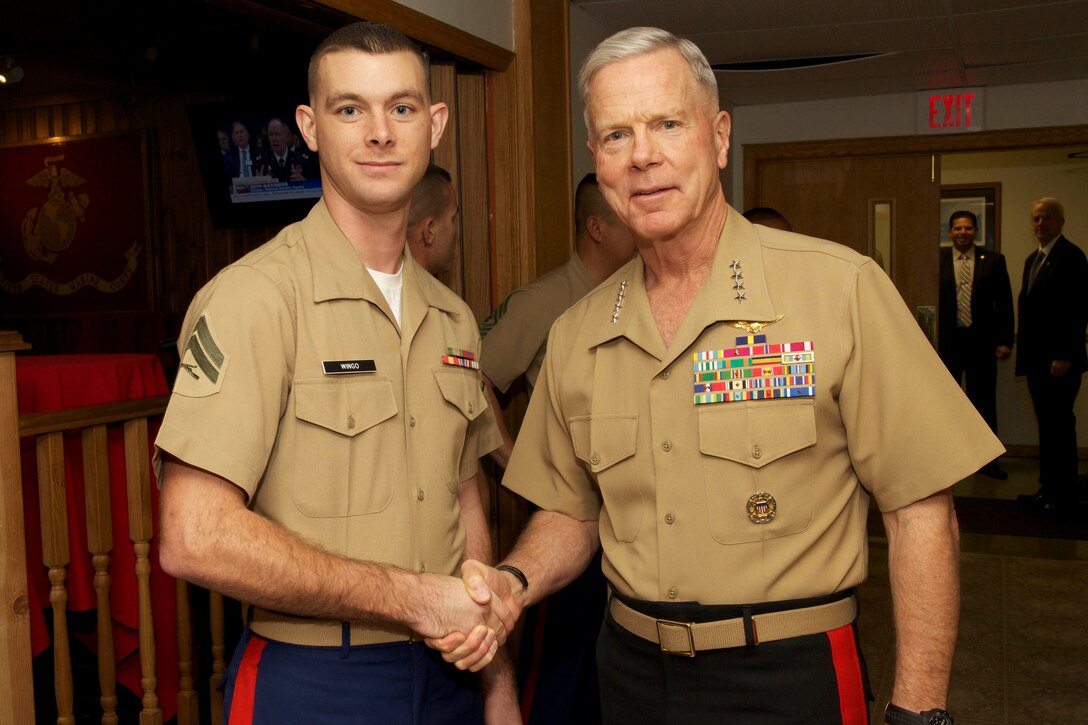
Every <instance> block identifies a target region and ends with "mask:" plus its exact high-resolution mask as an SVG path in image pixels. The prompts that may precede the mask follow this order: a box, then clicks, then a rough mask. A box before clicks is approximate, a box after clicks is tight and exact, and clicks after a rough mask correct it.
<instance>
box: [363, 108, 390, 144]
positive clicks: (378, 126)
mask: <svg viewBox="0 0 1088 725" xmlns="http://www.w3.org/2000/svg"><path fill="white" fill-rule="evenodd" d="M395 140H396V136H395V135H394V133H393V126H392V124H391V123H389V119H388V118H386V117H385V116H384V115H382V114H377V115H376V116H374V118H373V120H372V121H371V122H370V125H369V127H368V128H367V143H370V144H374V145H375V146H388V145H390V144H392V143H393V142H394V141H395Z"/></svg>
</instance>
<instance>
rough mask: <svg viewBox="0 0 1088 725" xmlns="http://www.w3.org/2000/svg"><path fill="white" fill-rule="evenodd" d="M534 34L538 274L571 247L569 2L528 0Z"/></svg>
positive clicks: (557, 263)
mask: <svg viewBox="0 0 1088 725" xmlns="http://www.w3.org/2000/svg"><path fill="white" fill-rule="evenodd" d="M528 9H529V10H530V11H531V19H530V21H531V23H532V38H533V42H532V45H531V46H530V48H529V52H530V54H531V56H532V64H531V68H530V77H531V78H532V86H531V87H532V89H533V105H532V136H531V138H532V152H531V153H532V158H533V175H534V177H535V178H536V184H535V186H534V188H533V204H534V207H535V209H536V218H535V220H534V222H535V223H534V230H533V239H534V241H535V247H536V276H540V275H541V274H543V273H544V272H547V271H549V270H552V269H555V268H556V267H559V266H561V265H563V264H565V263H566V261H567V260H568V259H569V258H570V255H571V252H572V251H573V249H574V213H573V200H572V197H573V196H574V194H573V190H572V189H571V137H570V53H569V48H570V40H569V39H570V28H569V10H570V7H569V3H540V2H535V3H529V8H528Z"/></svg>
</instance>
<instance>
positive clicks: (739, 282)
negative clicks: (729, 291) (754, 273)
mask: <svg viewBox="0 0 1088 725" xmlns="http://www.w3.org/2000/svg"><path fill="white" fill-rule="evenodd" d="M729 266H730V268H731V269H732V270H733V291H734V292H736V293H737V296H736V297H734V298H733V299H735V300H736V301H737V302H741V301H743V300H746V299H748V295H747V293H745V291H744V281H743V280H744V275H743V274H741V272H740V270H741V265H740V260H739V259H734V260H733V261H732V262H731V263H730V265H729Z"/></svg>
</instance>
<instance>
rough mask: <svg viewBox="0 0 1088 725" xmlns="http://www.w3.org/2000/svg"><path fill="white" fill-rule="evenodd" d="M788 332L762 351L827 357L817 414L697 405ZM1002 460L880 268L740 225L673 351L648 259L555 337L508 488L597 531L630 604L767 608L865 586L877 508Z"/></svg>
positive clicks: (763, 406) (766, 406)
mask: <svg viewBox="0 0 1088 725" xmlns="http://www.w3.org/2000/svg"><path fill="white" fill-rule="evenodd" d="M779 315H781V316H782V317H781V319H780V320H779V321H777V322H774V323H773V324H770V325H767V326H766V328H765V329H764V330H762V331H761V333H760V334H763V335H766V342H767V343H771V344H781V343H805V342H808V343H811V345H810V347H811V353H812V355H813V360H812V361H811V362H812V364H814V372H813V374H814V376H815V379H814V381H812V384H813V385H814V386H815V394H814V396H809V397H789V398H778V399H767V400H738V401H734V402H721V403H708V404H701V405H696V404H695V402H694V400H695V398H694V393H695V391H694V386H695V381H694V379H693V376H694V364H695V359H694V358H695V357H697V354H698V353H701V352H705V351H714V350H722V349H726V348H735V347H737V338H738V337H742V338H744V339H743V340H742V341H743V342H747V340H746V338H747V335H748V334H749V333H748V332H746V331H745V330H740V329H736V328H735V327H733V325H732V323H734V322H735V321H738V320H742V321H771V320H775V319H776V318H777V317H778V316H779ZM802 349H803V346H802ZM704 357H705V356H704ZM798 382H804V381H798ZM1002 450H1003V449H1002V447H1001V445H1000V443H999V442H998V441H997V439H996V438H995V437H994V436H993V434H992V433H991V432H990V430H989V428H988V427H987V426H986V424H985V423H984V422H983V421H982V419H981V418H980V417H979V415H978V413H976V412H975V409H974V407H973V406H972V405H971V404H970V403H969V402H968V401H967V399H966V397H965V396H964V395H963V393H962V392H961V391H960V389H959V388H958V387H957V386H956V384H955V383H954V382H953V380H952V378H951V376H949V375H948V372H947V370H945V368H944V366H943V365H942V364H941V362H940V360H939V359H938V358H937V356H936V354H935V353H934V351H933V349H932V347H931V346H930V344H929V342H928V341H927V340H926V338H925V337H924V336H923V335H922V333H921V331H920V329H919V327H918V325H917V323H916V322H915V321H914V319H913V318H912V317H911V315H910V313H909V312H908V311H907V309H906V307H905V306H904V304H903V301H902V298H901V297H900V296H899V294H898V292H897V291H896V289H895V287H894V286H893V285H892V283H891V282H890V281H889V280H888V278H887V277H886V276H885V275H884V273H883V272H882V271H881V270H880V269H879V268H878V267H877V265H876V264H875V263H874V262H873V261H872V260H870V259H869V258H867V257H863V256H861V255H859V254H857V253H855V252H853V251H851V250H850V249H848V248H846V247H844V246H841V245H838V244H834V243H831V242H826V241H822V240H816V239H812V238H809V237H803V236H801V235H797V234H790V233H787V232H781V231H778V230H772V229H768V228H766V227H758V226H753V225H751V224H750V223H748V221H747V220H745V219H744V218H743V217H742V216H741V215H740V214H739V213H737V212H736V211H735V210H733V209H729V211H728V217H727V219H726V222H725V225H724V228H723V230H722V233H721V237H720V240H719V243H718V249H717V253H716V257H715V260H714V262H713V267H712V269H711V272H710V275H709V278H708V280H707V282H706V284H705V285H704V287H703V288H702V289H701V290H700V291H699V293H698V295H697V297H696V298H695V300H694V302H693V304H692V307H691V309H690V310H689V311H688V313H687V316H686V317H685V319H684V321H683V323H682V324H681V326H680V328H679V330H678V331H677V333H676V336H675V338H674V340H673V342H672V344H671V345H670V346H669V347H667V348H666V346H665V345H664V344H663V342H662V339H661V335H660V333H659V332H658V330H657V327H656V325H655V322H654V318H653V316H652V314H651V311H650V306H649V302H648V299H647V296H646V289H645V284H644V266H643V262H642V259H641V258H636V259H635V260H633V261H632V262H630V263H629V264H627V265H626V266H625V267H623V268H621V269H620V270H619V271H618V272H617V273H616V274H615V275H613V276H612V277H611V278H610V279H609V280H608V281H606V282H605V283H604V284H603V285H601V286H600V287H598V288H597V289H596V290H594V291H593V292H591V293H590V294H589V295H587V296H586V297H585V298H584V299H583V300H582V301H581V302H579V303H578V304H576V305H575V306H574V307H573V308H571V310H570V311H568V312H567V313H566V314H564V315H563V316H562V317H560V318H559V320H557V321H556V323H555V326H554V327H553V329H552V333H551V336H550V338H549V341H548V354H547V358H546V360H545V364H544V371H543V374H542V375H541V377H540V381H539V385H538V387H537V391H536V394H535V395H534V396H533V398H532V401H531V403H530V406H529V410H528V412H527V414H526V417H525V421H524V423H523V425H522V429H521V433H520V435H519V436H518V442H517V445H516V446H515V448H514V452H513V456H512V458H511V460H510V466H509V468H508V469H507V471H506V475H505V477H504V479H503V483H504V484H505V485H506V486H508V487H510V488H512V489H513V490H515V491H517V492H518V493H520V494H522V495H523V496H525V497H526V498H528V499H530V500H532V501H533V502H534V503H536V504H537V505H539V506H540V507H542V508H544V509H550V510H556V511H560V512H562V513H564V514H567V515H569V516H572V517H574V518H576V519H579V520H584V521H588V520H592V519H598V518H599V520H600V535H601V543H602V547H603V549H604V570H605V574H606V575H607V577H608V579H609V580H610V581H611V583H612V585H613V586H614V587H615V588H616V589H617V591H619V592H620V593H622V594H625V595H628V596H633V597H636V598H639V599H644V600H653V601H670V600H675V601H697V602H700V603H703V604H740V603H756V602H765V601H778V600H784V599H794V598H801V597H813V596H821V595H826V594H830V593H832V592H836V591H840V590H843V589H846V588H849V587H852V586H854V585H856V584H858V583H860V582H861V581H862V580H863V579H864V577H865V574H866V555H867V546H866V516H867V513H868V510H869V497H870V495H872V496H873V497H875V499H876V502H877V504H878V505H879V507H880V509H881V510H882V511H891V510H894V509H897V508H900V507H902V506H905V505H907V504H910V503H912V502H915V501H918V500H920V499H922V498H924V497H926V496H928V495H929V494H932V493H934V492H936V491H940V490H942V489H945V488H948V487H949V486H951V485H952V484H953V483H955V482H956V481H958V480H960V479H962V478H964V477H966V476H967V475H969V474H970V473H972V472H974V471H975V470H977V469H978V468H979V467H980V466H982V465H983V464H985V463H987V462H988V461H990V460H992V459H993V458H995V457H996V456H998V455H999V454H1000V453H1001V452H1002ZM772 513H773V517H772Z"/></svg>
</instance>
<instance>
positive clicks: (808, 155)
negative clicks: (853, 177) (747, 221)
mask: <svg viewBox="0 0 1088 725" xmlns="http://www.w3.org/2000/svg"><path fill="white" fill-rule="evenodd" d="M1077 144H1088V124H1085V125H1081V126H1054V127H1050V128H1027V129H1012V130H1008V131H983V132H980V133H962V134H952V135H948V136H883V137H878V138H855V139H833V140H825V141H797V142H791V143H764V144H745V145H744V146H743V149H744V206H745V208H746V209H747V208H750V207H752V206H755V205H756V203H757V202H758V198H757V194H758V190H759V164H760V162H762V161H768V160H772V159H773V160H790V159H814V158H842V157H848V156H891V155H897V154H925V153H929V154H953V153H969V152H972V151H1001V150H1006V149H1018V148H1042V147H1046V146H1074V145H1077ZM937 170H938V168H937V167H935V172H936V171H937Z"/></svg>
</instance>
